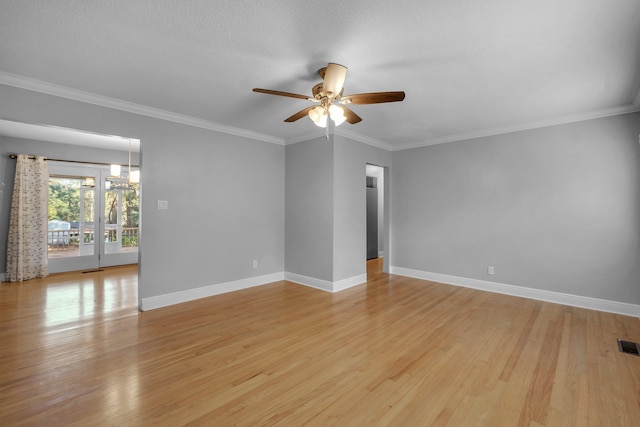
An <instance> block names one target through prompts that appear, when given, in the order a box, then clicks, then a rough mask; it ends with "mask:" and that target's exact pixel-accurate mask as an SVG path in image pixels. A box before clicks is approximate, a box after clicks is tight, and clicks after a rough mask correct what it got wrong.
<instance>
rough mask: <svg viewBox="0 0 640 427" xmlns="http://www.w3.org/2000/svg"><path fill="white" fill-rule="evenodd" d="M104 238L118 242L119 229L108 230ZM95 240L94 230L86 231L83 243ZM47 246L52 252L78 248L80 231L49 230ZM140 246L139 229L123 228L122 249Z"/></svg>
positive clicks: (107, 240) (75, 229) (73, 229)
mask: <svg viewBox="0 0 640 427" xmlns="http://www.w3.org/2000/svg"><path fill="white" fill-rule="evenodd" d="M104 238H105V241H106V242H111V243H113V242H117V241H118V229H117V228H108V229H106V230H105V231H104ZM93 240H94V230H93V229H85V230H84V236H83V239H82V241H83V242H84V243H85V244H88V243H91V242H93ZM47 244H48V247H49V250H50V251H52V250H53V251H64V250H67V249H70V248H77V247H79V246H80V236H79V230H78V229H77V228H72V229H70V230H49V231H48V232H47ZM136 246H138V227H123V228H122V247H128V248H131V247H136Z"/></svg>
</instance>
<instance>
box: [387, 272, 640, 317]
mask: <svg viewBox="0 0 640 427" xmlns="http://www.w3.org/2000/svg"><path fill="white" fill-rule="evenodd" d="M390 273H391V274H398V275H401V276H407V277H414V278H416V279H422V280H429V281H432V282H438V283H444V284H447V285H454V286H462V287H465V288H473V289H479V290H483V291H489V292H495V293H499V294H506V295H512V296H517V297H523V298H529V299H535V300H539V301H547V302H552V303H555V304H563V305H569V306H572V307H580V308H588V309H590V310H597V311H604V312H607V313H615V314H622V315H625V316H633V317H640V305H636V304H628V303H624V302H618V301H610V300H604V299H598V298H591V297H585V296H580V295H571V294H564V293H561V292H554V291H546V290H543V289H534V288H527V287H524V286H514V285H507V284H504V283H497V282H489V281H486V280H477V279H470V278H467V277H458V276H450V275H447V274H439V273H431V272H429V271H421V270H413V269H410V268H403V267H391V268H390Z"/></svg>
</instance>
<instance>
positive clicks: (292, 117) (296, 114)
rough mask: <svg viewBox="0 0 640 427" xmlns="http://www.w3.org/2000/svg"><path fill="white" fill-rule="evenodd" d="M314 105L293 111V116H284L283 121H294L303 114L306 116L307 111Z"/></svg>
mask: <svg viewBox="0 0 640 427" xmlns="http://www.w3.org/2000/svg"><path fill="white" fill-rule="evenodd" d="M316 107H317V106H316V105H312V106H311V107H307V108H305V109H304V110H300V111H298V112H297V113H295V114H294V115H293V116H291V117H288V118H286V119H285V120H284V121H285V122H287V123H292V122H295V121H296V120H300V119H301V118H303V117H304V116H308V115H309V111H311V110H313V109H314V108H316Z"/></svg>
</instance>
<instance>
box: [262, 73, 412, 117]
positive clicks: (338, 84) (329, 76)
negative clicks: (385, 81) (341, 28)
mask: <svg viewBox="0 0 640 427" xmlns="http://www.w3.org/2000/svg"><path fill="white" fill-rule="evenodd" d="M318 74H319V75H320V77H322V83H318V84H316V85H315V86H313V88H312V89H311V93H312V94H313V96H312V97H309V96H305V95H300V94H297V93H290V92H282V91H278V90H271V89H260V88H254V89H253V91H254V92H258V93H266V94H269V95H278V96H285V97H288V98H297V99H305V100H308V101H311V102H314V103H317V104H318V105H316V106H311V107H307V108H305V109H303V110H301V111H298V112H297V113H295V114H294V115H292V116H291V117H288V118H286V119H285V120H284V121H285V122H287V123H291V122H295V121H297V120H299V119H301V118H302V117H304V116H308V117H309V118H310V119H311V121H313V123H314V124H315V125H316V126H319V127H322V128H324V127H326V126H327V120H328V118H331V120H333V122H334V124H335V125H336V126H339V125H341V124H342V123H344V122H345V121H346V122H348V123H350V124H356V123H358V122H360V121H362V118H360V116H358V115H357V114H356V113H355V112H354V111H353V110H351V109H350V108H348V107H347V106H346V105H345V104H381V103H385V102H398V101H402V100H403V99H404V97H405V93H404V92H402V91H397V92H368V93H359V94H355V95H343V93H344V81H345V78H346V77H347V67H345V66H343V65H340V64H334V63H329V64H327V66H326V67H323V68H320V69H319V70H318ZM337 104H341V105H337Z"/></svg>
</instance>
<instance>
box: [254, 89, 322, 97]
mask: <svg viewBox="0 0 640 427" xmlns="http://www.w3.org/2000/svg"><path fill="white" fill-rule="evenodd" d="M253 91H254V92H258V93H266V94H267V95H278V96H287V97H289V98H297V99H307V100H308V99H309V97H308V96H305V95H298V94H297V93H290V92H281V91H279V90H271V89H260V88H257V87H254V88H253Z"/></svg>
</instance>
